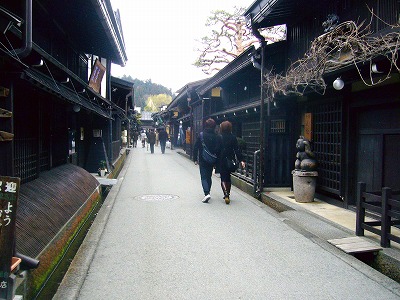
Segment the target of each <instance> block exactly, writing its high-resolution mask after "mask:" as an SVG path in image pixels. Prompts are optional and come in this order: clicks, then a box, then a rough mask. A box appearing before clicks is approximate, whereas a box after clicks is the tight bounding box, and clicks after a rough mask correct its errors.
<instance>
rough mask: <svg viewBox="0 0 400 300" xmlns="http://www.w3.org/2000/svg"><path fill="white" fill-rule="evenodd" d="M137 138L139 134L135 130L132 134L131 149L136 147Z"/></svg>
mask: <svg viewBox="0 0 400 300" xmlns="http://www.w3.org/2000/svg"><path fill="white" fill-rule="evenodd" d="M138 137H139V132H137V131H136V130H135V131H134V132H133V147H134V148H136V147H137V141H138Z"/></svg>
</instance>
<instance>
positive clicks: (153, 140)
mask: <svg viewBox="0 0 400 300" xmlns="http://www.w3.org/2000/svg"><path fill="white" fill-rule="evenodd" d="M147 142H148V143H149V144H150V152H151V153H154V144H155V143H156V134H155V132H154V130H153V129H149V132H148V133H147Z"/></svg>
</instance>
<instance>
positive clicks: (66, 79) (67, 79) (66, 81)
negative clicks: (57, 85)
mask: <svg viewBox="0 0 400 300" xmlns="http://www.w3.org/2000/svg"><path fill="white" fill-rule="evenodd" d="M68 82H69V77H67V78H65V80H63V81H61V83H68Z"/></svg>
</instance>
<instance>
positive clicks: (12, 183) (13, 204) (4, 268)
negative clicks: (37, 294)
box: [0, 176, 20, 299]
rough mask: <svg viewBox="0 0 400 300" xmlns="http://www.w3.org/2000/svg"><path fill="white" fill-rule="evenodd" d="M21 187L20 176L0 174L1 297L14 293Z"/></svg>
mask: <svg viewBox="0 0 400 300" xmlns="http://www.w3.org/2000/svg"><path fill="white" fill-rule="evenodd" d="M19 187H20V178H17V177H6V176H0V299H8V298H7V296H8V294H9V293H12V284H11V280H10V273H11V261H12V257H13V254H14V253H13V252H14V241H15V218H16V215H17V200H18V193H19Z"/></svg>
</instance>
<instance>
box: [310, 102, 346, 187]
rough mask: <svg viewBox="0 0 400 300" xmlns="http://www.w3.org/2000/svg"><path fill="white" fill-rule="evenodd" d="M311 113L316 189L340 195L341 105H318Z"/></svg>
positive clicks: (333, 103) (332, 103) (313, 107)
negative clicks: (315, 162)
mask: <svg viewBox="0 0 400 300" xmlns="http://www.w3.org/2000/svg"><path fill="white" fill-rule="evenodd" d="M311 110H312V113H313V151H314V153H315V154H316V156H317V160H318V172H319V174H318V188H321V189H324V190H326V191H328V192H331V193H334V194H338V195H340V186H341V181H340V180H341V176H340V174H341V160H342V149H341V143H342V104H341V102H340V101H336V102H327V103H318V105H315V106H312V107H311Z"/></svg>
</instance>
